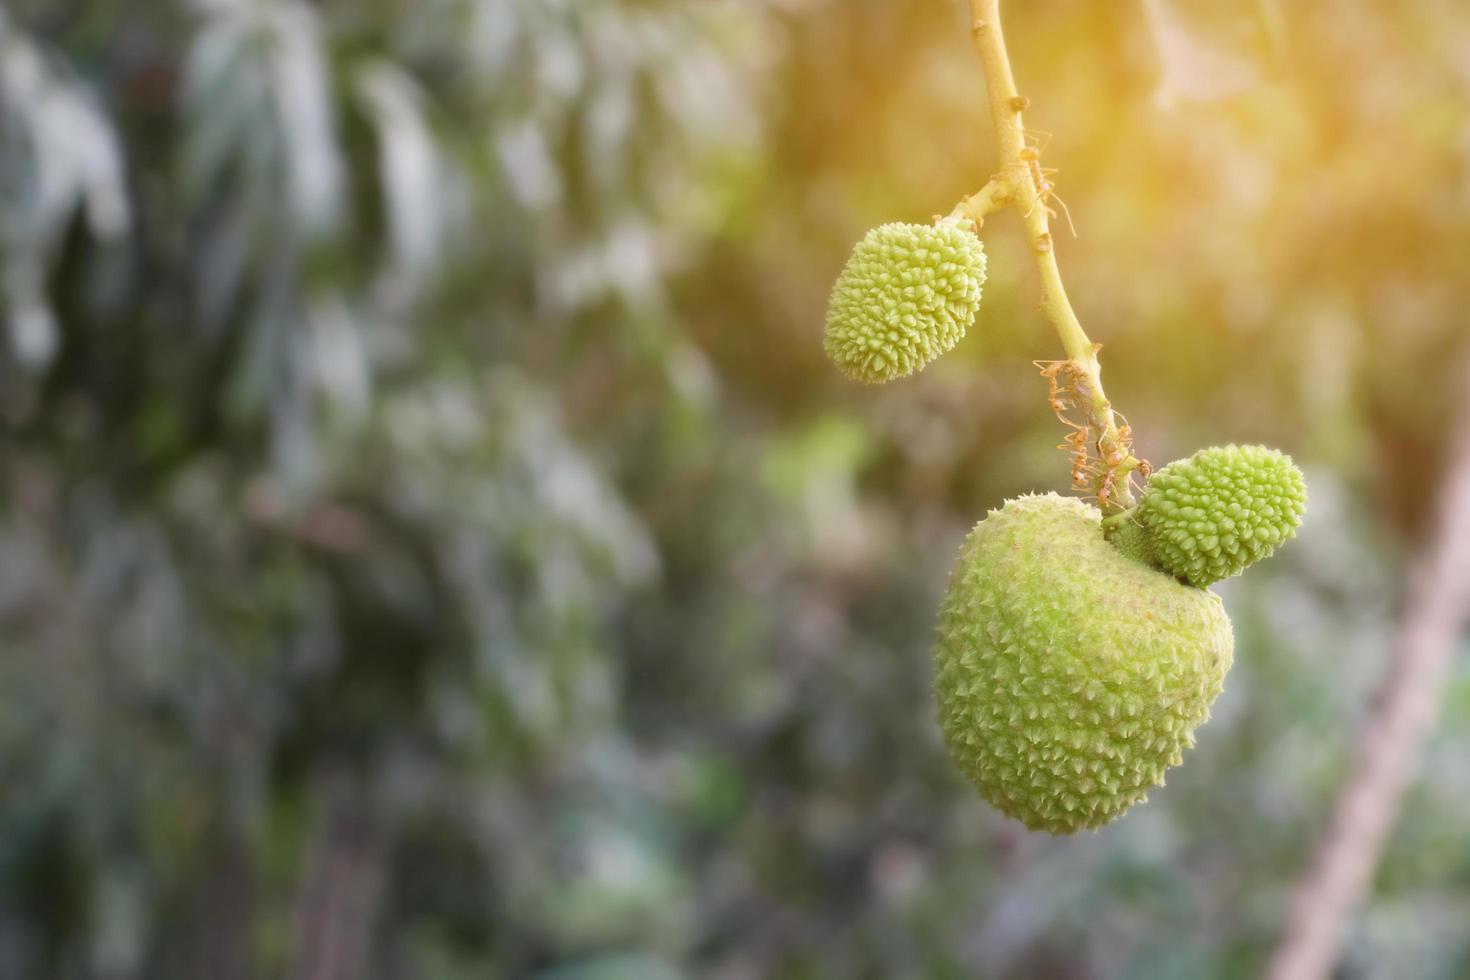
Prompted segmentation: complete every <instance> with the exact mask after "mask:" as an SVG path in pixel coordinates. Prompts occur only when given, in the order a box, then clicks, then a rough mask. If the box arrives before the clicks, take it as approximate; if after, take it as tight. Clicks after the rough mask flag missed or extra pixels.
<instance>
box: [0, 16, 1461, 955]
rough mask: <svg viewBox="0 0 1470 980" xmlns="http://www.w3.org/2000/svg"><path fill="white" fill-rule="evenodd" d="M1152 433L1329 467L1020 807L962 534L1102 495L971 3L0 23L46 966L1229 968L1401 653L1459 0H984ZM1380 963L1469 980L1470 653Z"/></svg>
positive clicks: (1435, 385)
mask: <svg viewBox="0 0 1470 980" xmlns="http://www.w3.org/2000/svg"><path fill="white" fill-rule="evenodd" d="M1006 13H1007V29H1008V35H1009V38H1010V42H1011V50H1012V57H1013V59H1014V62H1015V66H1016V71H1017V73H1018V77H1019V81H1020V86H1021V90H1022V92H1024V93H1025V94H1026V95H1028V96H1029V97H1030V98H1031V101H1032V109H1031V111H1030V112H1029V113H1028V117H1027V118H1028V123H1029V124H1030V125H1034V126H1036V127H1039V128H1041V129H1045V130H1047V131H1049V132H1050V133H1051V134H1052V136H1051V138H1050V142H1049V143H1048V144H1047V146H1046V150H1045V160H1046V163H1047V164H1048V165H1050V166H1055V167H1057V168H1059V173H1058V175H1057V177H1056V179H1055V180H1056V184H1057V187H1058V190H1059V192H1060V193H1061V194H1062V195H1063V196H1064V197H1065V198H1066V200H1067V203H1068V204H1069V206H1070V209H1071V214H1072V217H1073V219H1074V220H1075V223H1076V226H1077V230H1078V237H1077V238H1076V239H1075V240H1074V239H1072V238H1070V237H1065V236H1063V237H1060V238H1059V244H1058V249H1059V255H1060V260H1061V263H1062V267H1063V274H1064V276H1065V277H1066V279H1067V282H1068V284H1069V289H1070V291H1071V293H1072V297H1073V300H1074V303H1075V305H1076V306H1077V308H1078V311H1079V313H1080V315H1081V317H1082V319H1083V322H1084V323H1085V324H1086V326H1087V328H1088V330H1089V332H1090V333H1091V334H1092V336H1093V338H1094V339H1095V340H1099V341H1101V342H1103V343H1104V344H1105V350H1104V352H1103V363H1104V371H1105V376H1106V379H1107V381H1108V392H1109V394H1110V395H1111V396H1112V398H1113V400H1114V402H1115V403H1116V404H1117V406H1118V407H1120V408H1122V409H1123V410H1124V411H1125V412H1126V413H1127V416H1128V418H1129V420H1130V422H1131V423H1132V426H1133V429H1134V432H1135V434H1136V438H1137V445H1138V448H1139V450H1140V451H1141V453H1142V454H1143V455H1145V456H1147V457H1149V458H1151V459H1152V460H1153V461H1154V462H1155V463H1163V462H1166V461H1168V460H1170V459H1172V458H1175V457H1178V456H1181V455H1185V454H1187V453H1189V452H1191V451H1192V450H1194V449H1195V448H1198V447H1200V446H1202V445H1207V444H1210V443H1216V442H1224V441H1259V442H1266V443H1269V444H1271V445H1274V446H1279V447H1281V448H1284V449H1286V450H1287V451H1289V452H1291V453H1292V454H1293V455H1294V456H1295V458H1296V459H1297V461H1298V462H1299V463H1300V464H1301V465H1302V466H1303V468H1304V469H1305V470H1306V472H1307V476H1308V481H1309V485H1310V489H1311V504H1310V508H1309V512H1308V515H1307V521H1306V524H1305V525H1304V527H1303V529H1302V532H1301V534H1300V537H1299V539H1298V540H1297V541H1296V542H1294V543H1293V544H1291V545H1290V546H1289V547H1288V548H1286V549H1285V551H1284V552H1282V553H1281V554H1280V555H1278V556H1277V557H1276V558H1274V559H1273V560H1271V561H1270V562H1268V563H1266V564H1264V565H1262V566H1260V567H1259V568H1257V569H1255V570H1253V571H1252V572H1251V574H1250V575H1249V576H1247V577H1245V578H1243V579H1239V580H1234V581H1231V582H1228V583H1225V584H1223V585H1222V586H1221V587H1220V589H1219V591H1220V592H1221V594H1222V595H1223V596H1224V599H1225V603H1226V606H1227V608H1228V609H1229V610H1230V612H1231V614H1232V617H1233V619H1234V623H1235V627H1236V633H1237V642H1238V650H1237V663H1236V666H1235V668H1234V670H1233V672H1232V673H1231V675H1230V677H1229V680H1228V683H1227V686H1226V690H1225V693H1224V695H1223V696H1222V697H1221V699H1220V701H1219V702H1218V705H1217V707H1216V709H1215V712H1214V718H1213V720H1212V721H1211V722H1210V723H1209V724H1208V725H1207V726H1206V727H1205V728H1204V729H1203V730H1202V731H1201V733H1200V739H1199V745H1198V747H1197V749H1195V750H1194V751H1193V753H1192V754H1191V755H1190V756H1189V757H1188V759H1187V764H1186V765H1185V766H1183V767H1182V768H1180V769H1178V770H1176V771H1175V772H1174V773H1173V774H1171V776H1170V779H1169V783H1168V786H1167V787H1166V788H1164V789H1161V790H1158V791H1155V792H1154V793H1153V794H1152V796H1151V798H1150V800H1149V802H1148V803H1147V805H1145V806H1142V807H1140V808H1138V809H1137V810H1135V811H1134V812H1132V813H1130V814H1129V815H1128V816H1127V818H1126V819H1123V820H1121V821H1120V822H1118V823H1116V824H1115V825H1113V826H1110V827H1108V828H1106V829H1104V830H1103V831H1101V832H1099V833H1097V834H1084V835H1082V836H1080V837H1076V838H1070V839H1053V838H1050V837H1047V836H1044V835H1036V834H1030V833H1027V832H1025V831H1024V830H1022V829H1021V828H1020V827H1019V826H1018V825H1015V824H1013V823H1010V822H1008V821H1006V820H1005V819H1003V818H1001V817H1000V816H999V815H998V814H996V813H995V812H994V811H992V810H990V809H989V808H988V807H986V806H985V805H984V804H983V803H982V802H981V801H980V800H979V798H978V797H977V796H976V795H975V793H974V792H973V790H972V789H970V788H969V786H968V785H967V784H966V783H965V782H964V780H963V778H962V777H961V776H960V774H959V773H958V772H957V771H956V770H955V769H954V768H953V767H952V766H951V765H950V764H949V762H948V761H947V759H946V757H945V755H944V751H943V748H942V745H941V743H940V740H939V737H938V731H937V727H936V725H935V722H934V720H933V707H932V702H931V694H930V689H929V684H930V645H931V637H932V628H933V617H934V611H935V607H936V604H937V601H938V598H939V595H940V593H941V590H942V588H943V585H944V581H945V577H946V574H947V571H948V567H949V562H950V558H951V556H952V555H953V554H954V552H955V549H956V547H957V545H958V542H959V540H960V538H961V537H962V535H963V534H964V532H965V531H966V530H967V529H968V527H969V526H970V525H971V524H973V523H974V522H975V521H976V520H977V519H978V518H979V517H981V516H983V514H984V513H985V511H986V510H987V509H988V508H990V507H993V506H996V505H998V504H999V503H1000V501H1002V500H1003V499H1004V498H1005V497H1006V496H1008V495H1012V494H1016V493H1019V492H1023V491H1029V490H1047V489H1055V490H1064V489H1065V484H1066V479H1067V467H1066V461H1065V459H1064V457H1063V454H1062V453H1060V452H1058V451H1056V450H1054V449H1053V448H1052V447H1053V446H1054V445H1055V444H1056V442H1057V441H1058V438H1059V436H1060V435H1061V434H1062V433H1061V431H1060V427H1059V426H1058V425H1057V423H1056V421H1055V419H1053V417H1052V416H1051V414H1050V412H1049V411H1048V410H1047V407H1046V403H1045V400H1044V397H1043V395H1044V385H1043V383H1042V381H1041V379H1039V378H1038V377H1037V376H1036V374H1035V369H1034V368H1033V367H1032V365H1031V361H1032V360H1033V359H1034V358H1049V357H1056V356H1059V348H1058V345H1057V342H1056V340H1055V337H1054V336H1053V335H1052V333H1051V331H1050V329H1049V327H1048V325H1047V324H1046V323H1045V322H1044V320H1043V319H1042V318H1041V317H1040V315H1039V314H1038V311H1037V308H1036V302H1037V300H1036V289H1035V282H1034V278H1033V272H1032V268H1031V263H1030V261H1029V258H1028V255H1027V253H1026V251H1025V248H1024V246H1023V244H1022V241H1021V238H1020V233H1019V224H1018V222H1017V221H1016V219H1015V216H1014V215H999V216H997V217H996V218H995V219H993V220H992V221H991V222H989V223H988V224H987V228H986V231H985V235H986V238H987V247H988V250H989V253H990V281H989V284H988V285H987V287H986V299H985V305H984V308H983V310H982V313H981V316H980V318H979V320H978V322H977V323H976V325H975V327H974V328H973V329H972V331H971V334H970V336H969V338H968V339H967V340H966V341H965V342H964V343H963V344H962V345H961V346H960V347H959V348H958V349H957V350H956V351H955V352H954V353H952V354H951V355H950V356H948V357H947V358H945V359H944V360H943V361H941V362H940V363H938V364H936V365H935V366H933V367H932V368H930V369H929V370H928V371H926V372H925V373H924V374H923V375H922V376H919V377H917V378H914V379H910V380H907V381H904V382H902V383H897V384H892V385H889V386H885V387H883V388H879V389H866V388H860V387H858V386H855V385H852V384H850V383H847V382H845V381H843V380H842V379H841V378H840V377H839V376H838V375H837V374H836V372H835V371H834V370H833V369H831V368H830V366H829V365H828V364H827V363H825V361H824V359H823V356H822V353H821V342H820V341H821V330H822V319H823V310H824V304H825V299H826V294H827V290H828V289H829V287H830V285H831V282H832V281H833V279H834V277H835V275H836V273H837V271H838V269H839V268H840V267H841V264H842V262H843V259H844V257H845V255H846V253H847V250H848V249H849V248H850V247H851V245H852V243H853V242H854V241H855V240H857V239H858V238H859V237H860V236H861V235H862V233H863V232H864V231H865V230H866V229H867V228H868V227H870V226H872V225H874V224H878V223H881V222H883V221H889V220H925V219H926V218H927V217H928V216H930V215H932V214H934V213H936V212H943V211H947V210H948V209H949V207H950V206H951V205H952V204H953V203H954V202H955V201H957V200H958V199H959V198H960V197H961V196H963V195H964V194H966V193H969V192H971V191H973V190H975V189H977V188H978V187H979V186H980V185H981V184H982V183H983V182H984V180H985V179H986V177H987V176H988V174H989V173H990V170H991V169H992V168H993V167H994V165H995V156H994V147H993V144H992V141H991V138H990V136H989V135H988V121H987V119H986V118H985V115H984V101H983V100H984V90H983V81H982V78H981V75H980V71H979V67H978V63H977V61H976V59H975V57H974V53H973V51H972V49H971V47H970V45H969V39H968V33H967V21H968V18H967V15H966V12H965V10H964V9H963V4H961V3H960V2H959V0H923V2H909V3H895V2H892V0H370V2H347V0H319V2H306V0H196V2H192V3H186V2H181V0H158V2H152V0H150V2H147V3H143V2H138V0H9V2H7V3H6V4H5V6H4V7H3V8H0V289H3V293H0V305H3V309H0V312H3V324H0V326H3V330H4V334H3V344H0V652H3V656H0V977H5V978H11V977H15V978H31V977H67V978H73V977H75V978H93V977H95V978H106V980H123V978H174V977H188V978H194V977H209V978H211V980H234V978H246V977H271V976H290V977H311V978H337V977H344V978H345V977H369V978H418V977H425V978H446V980H449V978H469V977H475V978H481V977H535V978H544V980H612V978H648V980H665V978H685V977H690V978H692V977H712V978H718V980H745V978H763V977H781V978H826V977H840V978H846V977H914V978H918V977H972V976H978V977H1075V978H1106V977H1178V978H1194V977H1199V978H1205V977H1243V976H1251V975H1254V974H1255V973H1256V972H1257V971H1258V970H1259V969H1260V968H1261V967H1262V964H1263V963H1264V962H1265V959H1266V957H1267V956H1268V954H1269V951H1270V949H1271V947H1272V945H1273V943H1274V942H1275V941H1276V939H1277V937H1278V936H1279V933H1280V930H1281V925H1282V919H1283V915H1284V910H1285V908H1286V902H1287V898H1288V895H1289V891H1290V887H1291V884H1292V882H1293V881H1294V880H1295V878H1296V877H1297V876H1298V875H1299V874H1300V872H1301V870H1302V869H1303V868H1304V866H1305V865H1306V863H1307V862H1308V859H1309V856H1310V853H1311V851H1312V848H1313V846H1314V845H1315V842H1316V841H1317V840H1318V839H1319V837H1320V836H1321V833H1322V830H1323V826H1324V821H1325V818H1326V815H1327V813H1328V812H1329V808H1330V804H1331V800H1332V798H1333V794H1334V791H1335V789H1336V787H1337V786H1338V784H1339V783H1340V781H1341V780H1342V778H1343V777H1344V775H1345V773H1346V771H1347V769H1348V767H1349V765H1350V762H1351V750H1352V745H1353V736H1354V733H1355V731H1356V730H1357V728H1358V726H1359V724H1360V721H1361V719H1362V717H1363V715H1364V713H1365V711H1366V710H1367V707H1368V704H1369V702H1370V697H1371V692H1372V689H1373V687H1374V684H1375V682H1376V680H1377V678H1378V677H1379V675H1380V674H1381V673H1382V671H1383V669H1384V668H1385V665H1386V663H1387V662H1388V661H1387V658H1388V650H1389V642H1390V639H1391V635H1392V632H1393V628H1394V622H1395V616H1396V614H1397V611H1398V609H1399V608H1400V607H1401V604H1402V599H1403V594H1404V593H1403V589H1404V586H1403V584H1402V583H1403V579H1404V575H1403V572H1404V569H1405V567H1406V566H1407V564H1408V563H1409V562H1411V561H1412V557H1413V555H1414V553H1415V550H1416V549H1417V548H1419V547H1421V546H1422V543H1423V541H1424V538H1425V535H1426V533H1428V531H1429V528H1427V527H1426V523H1427V517H1428V515H1430V514H1431V513H1432V506H1431V504H1432V501H1433V499H1434V495H1435V492H1436V485H1437V482H1438V480H1439V479H1440V474H1441V472H1442V470H1443V468H1444V465H1445V459H1446V455H1447V453H1448V451H1449V446H1450V437H1451V436H1452V435H1453V429H1454V426H1455V424H1456V423H1455V420H1454V412H1453V407H1454V403H1455V400H1456V397H1457V394H1458V390H1459V388H1460V387H1461V382H1460V380H1459V379H1460V378H1462V377H1463V375H1462V374H1460V373H1459V370H1458V369H1459V367H1460V366H1461V365H1462V364H1463V363H1464V360H1465V356H1464V355H1465V354H1466V353H1467V352H1470V329H1467V326H1466V317H1467V310H1470V276H1467V275H1466V269H1467V262H1470V8H1467V7H1466V6H1465V5H1464V4H1462V3H1457V2H1453V0H1419V2H1415V3H1405V4H1382V3H1372V2H1368V0H1356V2H1347V3H1345V2H1325V0H1303V2H1292V3H1285V2H1275V0H1260V2H1255V0H1251V2H1237V0H1232V2H1224V3H1221V2H1214V3H1205V2H1184V0H1142V2H1127V3H1096V2H1082V0H1037V2H1032V3H1019V2H1017V3H1011V4H1008V5H1007V6H1006ZM1440 694H1441V697H1442V699H1443V704H1444V715H1443V717H1442V719H1441V723H1440V725H1439V727H1438V728H1437V730H1436V733H1435V736H1434V739H1433V742H1432V744H1431V745H1430V747H1429V750H1428V755H1427V758H1426V760H1425V768H1424V774H1423V776H1422V777H1421V778H1420V779H1419V780H1418V781H1417V782H1416V783H1415V785H1414V787H1413V789H1412V790H1411V792H1410V795H1409V797H1408V800H1407V805H1406V809H1405V812H1404V814H1403V817H1402V819H1401V821H1400V822H1399V823H1398V825H1397V827H1396V829H1395V831H1394V833H1393V835H1392V838H1391V841H1390V843H1389V846H1388V849H1387V852H1386V854H1385V855H1384V860H1383V862H1382V864H1381V866H1380V870H1379V873H1378V875H1377V877H1376V879H1375V884H1374V890H1373V894H1372V896H1371V899H1370V901H1369V902H1368V903H1367V904H1366V906H1365V907H1364V908H1362V910H1361V911H1360V913H1359V914H1358V916H1357V917H1356V919H1355V920H1354V922H1353V924H1352V928H1351V930H1350V934H1349V936H1348V938H1347V945H1346V950H1345V960H1344V962H1343V964H1342V966H1341V975H1342V976H1345V977H1417V978H1440V977H1443V978H1451V977H1462V976H1466V975H1470V816H1467V814H1470V668H1467V666H1466V663H1465V658H1463V657H1461V658H1459V660H1458V661H1457V666H1456V669H1455V671H1454V673H1453V675H1452V678H1451V682H1450V683H1449V685H1448V687H1447V689H1445V690H1443V691H1442V692H1440Z"/></svg>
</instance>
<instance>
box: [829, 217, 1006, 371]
mask: <svg viewBox="0 0 1470 980" xmlns="http://www.w3.org/2000/svg"><path fill="white" fill-rule="evenodd" d="M984 283H985V248H984V246H983V245H982V244H981V243H980V239H979V238H977V237H975V234H974V233H973V232H972V231H970V230H969V228H968V227H967V226H965V225H963V224H961V223H960V222H958V221H947V220H946V221H941V222H939V223H938V224H936V225H911V224H903V223H901V222H894V223H892V224H886V225H881V226H879V227H877V228H874V229H873V230H872V231H870V232H868V234H867V235H866V236H865V237H864V238H863V240H862V241H860V242H858V244H857V246H856V247H854V248H853V250H852V255H851V256H850V257H849V258H848V260H847V265H845V266H843V268H842V274H841V275H840V276H838V277H837V284H836V285H835V286H833V287H832V297H831V299H830V300H828V302H827V335H826V341H825V343H824V347H825V348H826V351H827V355H828V356H829V357H831V358H832V360H833V361H835V362H836V363H837V366H838V368H840V369H841V370H842V373H843V374H845V375H847V376H848V377H850V378H853V379H854V380H857V381H865V382H867V383H869V384H881V383H883V382H885V381H892V380H893V379H895V378H901V377H904V376H906V375H909V374H913V373H914V372H915V371H918V370H920V369H921V368H923V367H924V366H925V365H926V364H928V363H929V362H930V361H932V360H934V359H935V358H936V357H938V356H939V355H941V354H943V353H945V352H947V351H948V350H949V349H950V348H952V347H954V345H955V344H957V343H959V341H960V339H961V338H962V337H964V335H965V328H966V327H968V326H969V325H970V322H971V321H972V320H974V319H975V311H976V310H978V309H979V308H980V289H981V286H983V285H984Z"/></svg>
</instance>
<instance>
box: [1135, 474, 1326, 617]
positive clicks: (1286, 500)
mask: <svg viewBox="0 0 1470 980" xmlns="http://www.w3.org/2000/svg"><path fill="white" fill-rule="evenodd" d="M1306 505H1307V484H1306V481H1305V480H1304V479H1303V477H1302V471H1301V470H1299V469H1297V467H1296V464H1295V463H1293V462H1292V461H1291V457H1290V456H1287V455H1286V454H1284V453H1281V452H1277V451H1276V450H1274V449H1267V448H1266V447H1265V446H1233V445H1232V446H1215V447H1212V448H1209V449H1201V450H1200V451H1199V452H1197V453H1195V454H1194V455H1193V456H1191V457H1189V458H1188V459H1181V460H1176V461H1175V462H1173V463H1170V464H1169V465H1168V466H1165V467H1164V468H1163V469H1161V470H1159V471H1158V472H1157V473H1155V474H1154V475H1153V476H1152V477H1150V478H1149V481H1148V486H1147V488H1146V489H1145V490H1144V493H1143V499H1142V500H1141V501H1140V502H1139V505H1138V509H1137V510H1135V511H1134V512H1133V513H1132V514H1131V515H1129V520H1128V521H1127V522H1126V523H1124V524H1123V525H1121V526H1120V527H1119V528H1118V529H1117V531H1115V532H1114V541H1115V543H1116V544H1118V545H1119V547H1121V548H1124V549H1125V550H1128V551H1130V552H1132V553H1134V554H1136V555H1138V556H1139V557H1142V558H1144V559H1145V560H1147V561H1150V562H1152V563H1153V564H1155V565H1157V566H1158V567H1159V568H1161V569H1163V570H1164V571H1166V572H1168V573H1170V574H1171V575H1175V576H1177V577H1179V578H1181V579H1183V580H1185V581H1187V582H1189V583H1190V584H1191V585H1196V586H1199V587H1200V588H1204V587H1207V586H1209V585H1211V584H1213V583H1215V582H1218V581H1220V580H1221V579H1224V578H1229V577H1230V576H1232V575H1239V574H1240V573H1241V572H1242V571H1244V570H1245V569H1246V568H1247V567H1248V566H1250V565H1251V564H1253V563H1255V562H1257V561H1260V560H1261V559H1262V558H1265V557H1266V556H1268V555H1270V554H1271V552H1273V551H1275V550H1276V549H1277V548H1278V547H1279V546H1280V545H1281V544H1283V543H1284V542H1286V541H1287V540H1289V539H1291V538H1294V537H1296V528H1297V525H1299V524H1300V523H1301V521H1302V512H1303V511H1304V510H1305V509H1306Z"/></svg>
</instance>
